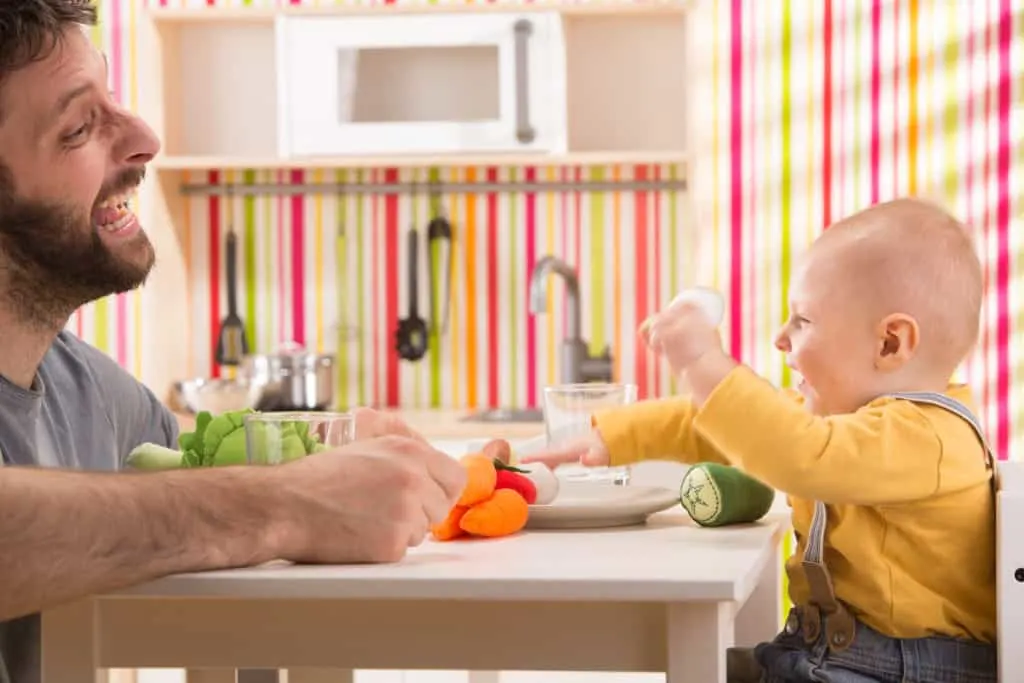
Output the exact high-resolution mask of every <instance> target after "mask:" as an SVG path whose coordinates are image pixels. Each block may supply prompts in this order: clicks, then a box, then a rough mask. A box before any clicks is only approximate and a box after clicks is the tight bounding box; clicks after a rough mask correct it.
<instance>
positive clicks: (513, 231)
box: [506, 168, 523, 405]
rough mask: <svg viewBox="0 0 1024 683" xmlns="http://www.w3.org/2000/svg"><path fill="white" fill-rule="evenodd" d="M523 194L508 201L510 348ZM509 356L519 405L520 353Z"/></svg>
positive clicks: (511, 175)
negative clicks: (520, 209)
mask: <svg viewBox="0 0 1024 683" xmlns="http://www.w3.org/2000/svg"><path fill="white" fill-rule="evenodd" d="M516 175H517V173H516V169H514V168H510V169H509V171H508V181H509V182H510V183H514V182H516ZM522 196H523V195H522V194H514V195H509V203H508V207H509V208H508V227H509V230H508V247H509V249H508V255H509V269H508V273H509V275H508V278H509V290H510V291H509V294H508V296H509V298H508V315H509V319H510V320H509V323H510V324H509V326H508V333H509V345H508V348H509V349H515V348H516V336H515V335H516V330H517V329H518V328H519V306H518V304H519V298H518V296H516V295H517V293H518V292H519V288H518V287H517V286H516V273H518V272H519V258H518V254H519V242H518V239H517V235H518V233H519V232H521V231H522V230H523V226H521V225H520V224H519V211H518V209H519V201H520V198H521V197H522ZM506 357H507V358H508V370H509V392H510V394H511V395H510V399H509V400H510V401H511V405H518V398H517V396H518V393H519V386H518V380H519V373H518V372H517V368H518V363H516V360H517V357H518V354H516V353H515V352H514V351H513V352H512V353H509V354H507V355H506Z"/></svg>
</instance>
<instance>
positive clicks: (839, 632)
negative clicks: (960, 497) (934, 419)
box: [728, 392, 998, 683]
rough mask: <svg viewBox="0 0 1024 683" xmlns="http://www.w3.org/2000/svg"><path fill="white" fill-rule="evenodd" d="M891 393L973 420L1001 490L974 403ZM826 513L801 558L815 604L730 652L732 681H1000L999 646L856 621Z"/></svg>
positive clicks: (816, 520)
mask: <svg viewBox="0 0 1024 683" xmlns="http://www.w3.org/2000/svg"><path fill="white" fill-rule="evenodd" d="M890 396H892V397H894V398H901V399H905V400H908V401H913V402H915V403H927V404H930V405H935V406H939V407H940V408H945V409H946V410H949V411H950V412H952V413H954V414H956V415H958V416H960V417H961V418H963V419H964V420H966V421H967V423H968V424H970V425H971V427H973V428H974V431H975V433H977V435H978V438H979V439H981V442H982V444H983V445H984V446H985V459H986V462H987V463H988V466H989V467H990V468H991V469H992V479H991V482H992V487H993V492H994V491H995V490H996V489H997V488H998V481H997V469H996V466H995V462H994V458H993V456H992V451H991V449H990V448H989V446H988V442H987V441H986V439H985V436H984V434H983V433H982V430H981V425H980V424H979V423H978V421H977V419H976V418H975V417H974V415H973V414H972V413H971V411H970V409H969V408H967V406H965V405H963V404H962V403H960V402H959V401H957V400H955V399H952V398H950V397H949V396H946V395H945V394H939V393H932V392H909V393H897V394H890ZM827 514H828V513H827V509H826V507H825V504H824V503H822V502H820V501H819V502H817V503H816V504H815V506H814V516H813V518H812V520H811V528H810V532H809V533H808V538H807V548H806V550H805V552H804V559H803V562H802V564H803V570H804V573H805V574H806V576H807V582H808V587H809V589H810V593H811V598H810V601H809V602H810V604H808V605H802V606H800V607H795V608H793V609H792V610H791V611H790V613H789V616H788V618H787V620H786V625H785V627H784V628H783V631H782V633H780V634H779V635H778V636H776V638H775V639H774V640H773V641H771V642H769V643H762V644H760V645H758V646H757V647H756V648H754V649H753V650H744V649H735V650H732V651H730V652H729V654H728V665H729V682H730V683H806V682H811V681H817V682H818V683H996V681H997V680H998V677H997V666H996V647H995V645H989V644H986V643H980V642H975V641H969V640H964V639H957V638H947V637H941V636H932V637H927V638H890V637H889V636H885V635H883V634H881V633H879V632H877V631H875V630H874V629H872V628H870V627H868V626H866V625H865V624H862V623H860V622H859V621H857V620H856V618H854V617H853V615H851V614H850V612H849V611H848V610H847V608H846V606H845V605H843V603H842V602H840V601H839V600H837V599H836V596H835V590H834V588H833V585H832V577H831V575H830V574H829V571H828V569H827V568H826V567H825V564H824V562H823V550H824V540H825V525H826V523H827Z"/></svg>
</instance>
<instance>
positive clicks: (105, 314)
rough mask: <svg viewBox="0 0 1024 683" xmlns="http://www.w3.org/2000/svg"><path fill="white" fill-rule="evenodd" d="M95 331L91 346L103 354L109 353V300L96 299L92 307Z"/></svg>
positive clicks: (105, 298)
mask: <svg viewBox="0 0 1024 683" xmlns="http://www.w3.org/2000/svg"><path fill="white" fill-rule="evenodd" d="M93 316H94V322H95V326H96V327H95V331H94V332H93V345H94V346H95V347H96V348H98V349H99V350H100V351H103V352H104V353H110V299H109V298H107V297H104V298H102V299H97V300H96V302H95V304H94V306H93Z"/></svg>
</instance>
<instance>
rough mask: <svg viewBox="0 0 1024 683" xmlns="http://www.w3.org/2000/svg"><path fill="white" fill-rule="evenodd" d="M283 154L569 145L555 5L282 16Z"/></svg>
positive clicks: (557, 148)
mask: <svg viewBox="0 0 1024 683" xmlns="http://www.w3.org/2000/svg"><path fill="white" fill-rule="evenodd" d="M276 31H277V78H278V133H279V136H278V146H279V148H278V153H279V154H280V155H281V156H283V157H290V156H337V155H340V154H363V155H372V154H417V153H422V154H438V153H441V154H458V153H482V152H517V151H522V152H533V153H537V152H545V153H563V152H564V151H565V149H566V141H567V132H566V91H567V90H566V80H565V69H566V67H565V44H564V36H563V29H562V20H561V16H560V15H559V14H558V13H557V12H536V11H533V12H522V13H516V12H502V13H486V14H485V13H480V14H469V13H466V14H451V15H448V16H444V15H440V14H434V15H427V14H420V15H414V14H409V15H399V16H387V17H384V16H349V17H340V16H294V15H282V16H279V17H278V18H277V26H276Z"/></svg>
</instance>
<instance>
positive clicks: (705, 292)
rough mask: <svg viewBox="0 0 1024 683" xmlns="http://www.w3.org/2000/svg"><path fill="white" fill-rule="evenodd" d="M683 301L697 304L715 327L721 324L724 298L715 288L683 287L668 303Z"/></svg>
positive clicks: (723, 314) (723, 313)
mask: <svg viewBox="0 0 1024 683" xmlns="http://www.w3.org/2000/svg"><path fill="white" fill-rule="evenodd" d="M684 301H689V302H692V303H694V304H697V306H698V307H700V309H701V310H702V311H704V315H706V316H707V317H708V320H709V321H710V322H711V324H712V325H714V326H715V327H717V326H719V325H721V324H722V319H723V318H724V317H725V300H724V299H723V298H722V295H721V294H719V293H718V292H717V291H716V290H714V289H711V288H709V287H692V288H690V289H685V290H683V291H682V292H680V293H679V294H678V295H676V298H674V299H672V303H671V304H669V305H670V306H671V305H672V304H675V303H682V302H684Z"/></svg>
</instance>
